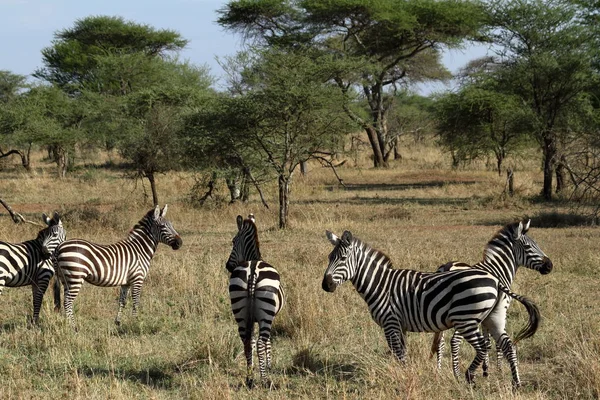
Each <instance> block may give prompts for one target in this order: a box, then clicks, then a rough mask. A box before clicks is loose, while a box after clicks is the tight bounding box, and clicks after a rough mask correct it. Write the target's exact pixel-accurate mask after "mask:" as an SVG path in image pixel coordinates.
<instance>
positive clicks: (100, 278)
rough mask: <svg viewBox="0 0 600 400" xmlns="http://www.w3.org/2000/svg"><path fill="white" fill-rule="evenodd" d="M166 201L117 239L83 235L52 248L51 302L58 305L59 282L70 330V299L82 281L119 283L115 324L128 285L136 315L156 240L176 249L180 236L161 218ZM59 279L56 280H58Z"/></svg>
mask: <svg viewBox="0 0 600 400" xmlns="http://www.w3.org/2000/svg"><path fill="white" fill-rule="evenodd" d="M166 213H167V205H165V207H164V208H163V209H162V210H161V209H160V207H159V206H158V205H157V206H156V207H155V208H154V209H152V210H150V211H148V212H147V213H146V215H144V217H143V218H142V219H141V220H140V221H139V222H138V223H137V224H136V225H135V226H134V227H133V229H132V230H131V231H130V232H129V235H128V236H127V238H125V239H124V240H121V241H120V242H117V243H113V244H110V245H101V244H96V243H92V242H89V241H87V240H83V239H71V240H67V241H65V242H63V243H62V244H61V245H60V246H58V248H57V249H56V274H57V276H58V278H59V279H58V280H55V284H54V304H55V308H58V309H60V284H61V283H62V284H63V285H64V308H65V315H66V317H67V319H68V320H69V322H70V324H71V326H72V327H73V329H74V330H77V328H76V325H75V318H74V316H73V302H74V301H75V298H76V297H77V295H78V294H79V290H80V289H81V285H82V284H83V282H84V281H86V282H89V283H91V284H92V285H95V286H111V287H114V286H121V294H120V296H119V310H118V312H117V317H116V318H115V324H116V325H117V326H119V325H120V324H121V314H122V312H123V308H124V307H125V305H126V303H127V294H128V292H129V288H130V287H131V298H132V300H133V316H134V318H135V317H137V307H138V304H139V300H140V292H141V289H142V284H143V283H144V280H145V279H146V277H147V275H148V270H149V268H150V262H151V261H152V257H153V256H154V253H155V252H156V249H157V247H158V244H159V243H164V244H166V245H169V246H171V248H172V249H173V250H177V249H179V248H180V247H181V245H182V243H183V242H182V240H181V237H180V236H179V234H178V233H177V231H175V228H173V224H172V223H171V222H170V221H168V220H167V219H165V215H166ZM59 280H60V282H59Z"/></svg>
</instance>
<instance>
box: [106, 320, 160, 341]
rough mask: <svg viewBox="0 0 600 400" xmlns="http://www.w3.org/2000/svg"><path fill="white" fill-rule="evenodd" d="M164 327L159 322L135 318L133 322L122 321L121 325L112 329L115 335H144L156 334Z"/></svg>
mask: <svg viewBox="0 0 600 400" xmlns="http://www.w3.org/2000/svg"><path fill="white" fill-rule="evenodd" d="M163 329H164V326H162V325H160V324H158V323H147V322H141V321H139V320H138V321H136V320H135V319H134V320H132V321H131V322H129V323H127V322H125V323H121V325H119V326H115V330H114V331H112V333H111V335H113V336H123V337H127V336H142V335H156V334H157V333H160V332H161V331H162V330H163Z"/></svg>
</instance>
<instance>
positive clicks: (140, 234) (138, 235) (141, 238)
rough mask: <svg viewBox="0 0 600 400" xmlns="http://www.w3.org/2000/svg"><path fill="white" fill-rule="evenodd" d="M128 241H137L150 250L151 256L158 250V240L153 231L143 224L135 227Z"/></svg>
mask: <svg viewBox="0 0 600 400" xmlns="http://www.w3.org/2000/svg"><path fill="white" fill-rule="evenodd" d="M126 241H128V242H133V243H137V244H139V245H141V246H143V248H144V249H146V250H147V251H149V252H150V257H152V255H153V254H154V253H155V252H156V248H157V247H158V240H156V239H155V238H154V236H153V235H152V233H151V232H149V231H148V229H146V228H144V227H143V226H140V225H136V226H135V227H133V229H132V230H131V232H129V236H128V237H127V239H126Z"/></svg>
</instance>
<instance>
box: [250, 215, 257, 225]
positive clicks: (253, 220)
mask: <svg viewBox="0 0 600 400" xmlns="http://www.w3.org/2000/svg"><path fill="white" fill-rule="evenodd" d="M248 219H249V220H250V221H252V222H254V223H256V218H254V214H249V215H248Z"/></svg>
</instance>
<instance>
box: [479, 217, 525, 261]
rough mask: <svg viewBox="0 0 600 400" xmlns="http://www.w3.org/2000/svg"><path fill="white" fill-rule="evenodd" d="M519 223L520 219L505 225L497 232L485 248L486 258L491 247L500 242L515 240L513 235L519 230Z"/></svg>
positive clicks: (484, 254)
mask: <svg viewBox="0 0 600 400" xmlns="http://www.w3.org/2000/svg"><path fill="white" fill-rule="evenodd" d="M518 225H519V221H517V222H512V223H510V224H507V225H505V226H504V227H503V228H501V229H500V230H498V232H496V234H495V235H494V236H493V237H492V238H491V239H490V240H489V242H487V244H486V245H485V248H484V250H483V256H484V259H485V258H486V257H485V256H486V254H487V253H488V250H489V249H490V248H491V247H494V246H495V245H496V244H497V243H498V242H504V243H507V242H511V243H512V242H513V237H514V235H515V232H516V231H517V227H518Z"/></svg>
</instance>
